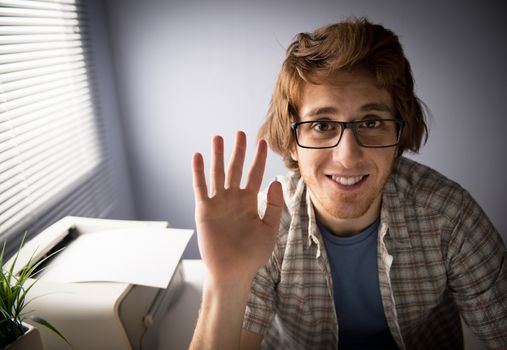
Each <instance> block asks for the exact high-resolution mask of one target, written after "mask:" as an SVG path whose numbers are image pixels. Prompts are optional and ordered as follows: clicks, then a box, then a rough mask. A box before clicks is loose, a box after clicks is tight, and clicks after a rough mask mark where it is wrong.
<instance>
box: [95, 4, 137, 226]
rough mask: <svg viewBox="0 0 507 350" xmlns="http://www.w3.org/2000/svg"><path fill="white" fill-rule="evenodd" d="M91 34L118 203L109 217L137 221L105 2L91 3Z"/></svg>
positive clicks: (107, 146)
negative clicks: (115, 82) (119, 109)
mask: <svg viewBox="0 0 507 350" xmlns="http://www.w3.org/2000/svg"><path fill="white" fill-rule="evenodd" d="M86 4H87V8H86V9H87V11H88V15H89V16H88V18H89V22H88V24H89V31H90V33H89V35H90V38H91V40H90V45H91V49H92V50H91V53H92V56H91V59H92V64H93V66H92V68H93V74H94V77H95V82H96V86H95V87H96V89H97V96H98V102H99V111H100V117H101V119H102V122H103V126H104V133H105V140H106V145H105V146H106V149H107V154H108V158H109V161H110V165H111V167H110V169H111V179H112V185H113V189H114V192H115V194H116V203H115V205H114V208H113V210H112V212H111V213H109V215H108V218H111V219H136V213H135V208H134V199H133V195H132V190H131V187H132V186H131V183H130V175H129V170H128V162H127V157H126V152H125V148H124V144H125V142H124V139H123V124H122V120H121V119H120V114H119V111H118V101H117V95H116V87H115V84H114V81H115V76H114V70H113V65H112V62H113V60H112V57H111V51H110V44H109V37H108V35H107V33H108V29H107V21H106V16H105V7H104V3H103V2H102V1H88V2H87V3H86Z"/></svg>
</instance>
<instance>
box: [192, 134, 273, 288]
mask: <svg viewBox="0 0 507 350" xmlns="http://www.w3.org/2000/svg"><path fill="white" fill-rule="evenodd" d="M245 144H246V140H245V136H244V134H242V133H240V134H238V138H237V142H236V147H235V149H234V152H233V157H232V160H231V162H230V164H229V168H228V172H227V177H226V176H225V174H224V170H223V144H222V141H221V139H220V138H215V140H214V144H213V158H212V170H211V173H212V174H211V192H212V194H211V196H208V193H207V186H206V182H205V179H204V172H203V162H202V157H201V156H200V155H196V156H195V157H194V189H195V196H196V213H195V215H196V224H197V233H198V239H199V249H200V251H201V255H202V258H203V260H204V262H205V264H206V266H207V267H208V270H209V272H210V274H211V275H212V277H213V278H215V279H218V280H221V279H224V278H225V279H235V278H253V275H254V274H255V272H256V271H257V270H258V269H259V268H260V267H261V266H262V265H263V264H264V263H265V262H266V261H267V259H268V258H269V255H270V254H271V252H272V250H273V247H274V242H275V239H276V233H277V229H278V225H279V222H280V214H281V203H282V195H281V188H280V186H279V184H278V183H273V184H272V185H271V186H270V189H269V191H268V205H267V209H266V215H265V216H264V218H263V219H261V218H260V217H259V215H258V211H257V194H258V191H259V188H260V185H261V182H262V175H263V172H264V164H265V160H266V153H267V150H266V145H265V143H264V142H263V141H261V143H260V144H259V148H258V150H257V154H256V158H255V160H254V163H253V165H252V168H251V170H250V173H249V176H248V179H247V184H246V187H245V188H244V189H241V188H240V186H239V184H240V181H241V172H242V167H243V161H244V156H245V148H246V147H245Z"/></svg>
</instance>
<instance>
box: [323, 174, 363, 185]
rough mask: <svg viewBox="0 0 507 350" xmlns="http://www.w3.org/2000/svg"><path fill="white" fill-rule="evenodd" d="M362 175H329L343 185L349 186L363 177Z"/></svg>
mask: <svg viewBox="0 0 507 350" xmlns="http://www.w3.org/2000/svg"><path fill="white" fill-rule="evenodd" d="M363 177H364V176H355V177H340V176H334V175H333V176H331V178H332V179H333V180H334V181H336V182H338V183H339V184H342V185H345V186H351V185H354V184H356V183H358V182H359V181H361V180H362V179H363Z"/></svg>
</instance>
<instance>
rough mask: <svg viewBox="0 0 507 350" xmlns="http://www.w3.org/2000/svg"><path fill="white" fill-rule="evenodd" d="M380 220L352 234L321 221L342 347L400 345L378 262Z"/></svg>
mask: <svg viewBox="0 0 507 350" xmlns="http://www.w3.org/2000/svg"><path fill="white" fill-rule="evenodd" d="M379 222H380V220H377V221H376V222H375V223H374V224H373V225H371V226H369V227H368V228H367V229H365V230H364V231H363V232H361V233H359V234H357V235H354V236H352V237H338V236H335V235H333V234H332V233H330V232H329V231H327V230H326V229H325V228H324V227H323V226H322V225H320V224H319V225H318V226H319V229H320V232H321V233H322V236H323V237H324V242H325V246H326V252H327V255H328V257H329V264H330V266H331V274H332V278H333V293H334V302H335V308H336V315H337V318H338V325H339V349H340V350H350V349H354V350H355V349H358V350H366V349H375V350H384V349H398V346H397V345H396V342H395V341H394V339H393V337H392V335H391V332H390V331H389V326H388V325H387V321H386V318H385V314H384V308H383V306H382V298H381V295H380V288H379V280H378V264H377V235H378V226H379Z"/></svg>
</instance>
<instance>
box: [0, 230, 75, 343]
mask: <svg viewBox="0 0 507 350" xmlns="http://www.w3.org/2000/svg"><path fill="white" fill-rule="evenodd" d="M24 239H25V237H23V239H22V241H21V244H20V247H19V249H18V251H17V253H16V255H15V257H14V259H13V261H12V263H11V264H10V265H9V264H7V265H9V266H6V267H4V266H3V265H4V253H5V241H4V244H3V248H2V252H1V253H0V267H1V270H2V271H1V274H0V349H6V350H7V349H9V350H17V349H30V350H37V349H41V350H42V341H41V338H40V334H39V331H38V330H37V329H36V328H35V327H33V326H31V325H29V324H27V323H25V322H24V321H25V320H31V321H33V322H35V323H37V324H39V325H42V326H44V327H47V328H49V329H50V330H52V331H53V332H55V333H56V334H57V335H58V336H60V337H61V338H62V339H63V340H64V341H65V342H66V343H67V344H69V342H68V341H67V339H66V338H65V337H64V336H63V335H62V334H61V333H60V332H59V331H58V330H57V329H56V328H55V327H54V326H53V325H51V324H50V323H49V322H48V321H46V320H45V319H43V318H40V317H37V316H34V315H28V313H29V311H27V309H26V308H27V306H28V304H29V301H27V299H26V296H27V293H28V291H29V290H30V289H31V288H32V286H33V285H34V284H35V283H36V281H37V280H36V279H31V278H32V277H33V276H34V274H35V273H36V271H37V268H39V267H40V265H41V264H42V263H44V261H46V260H47V259H48V258H50V257H51V255H49V256H47V257H45V258H43V259H41V260H39V261H34V259H33V255H32V257H31V258H30V259H29V260H28V262H27V263H25V264H24V265H23V266H22V267H21V269H20V270H18V269H16V271H19V273H15V270H14V267H15V265H16V262H17V260H18V257H19V251H20V250H21V248H22V247H23V243H24ZM69 346H70V344H69ZM70 347H71V348H72V346H70Z"/></svg>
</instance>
